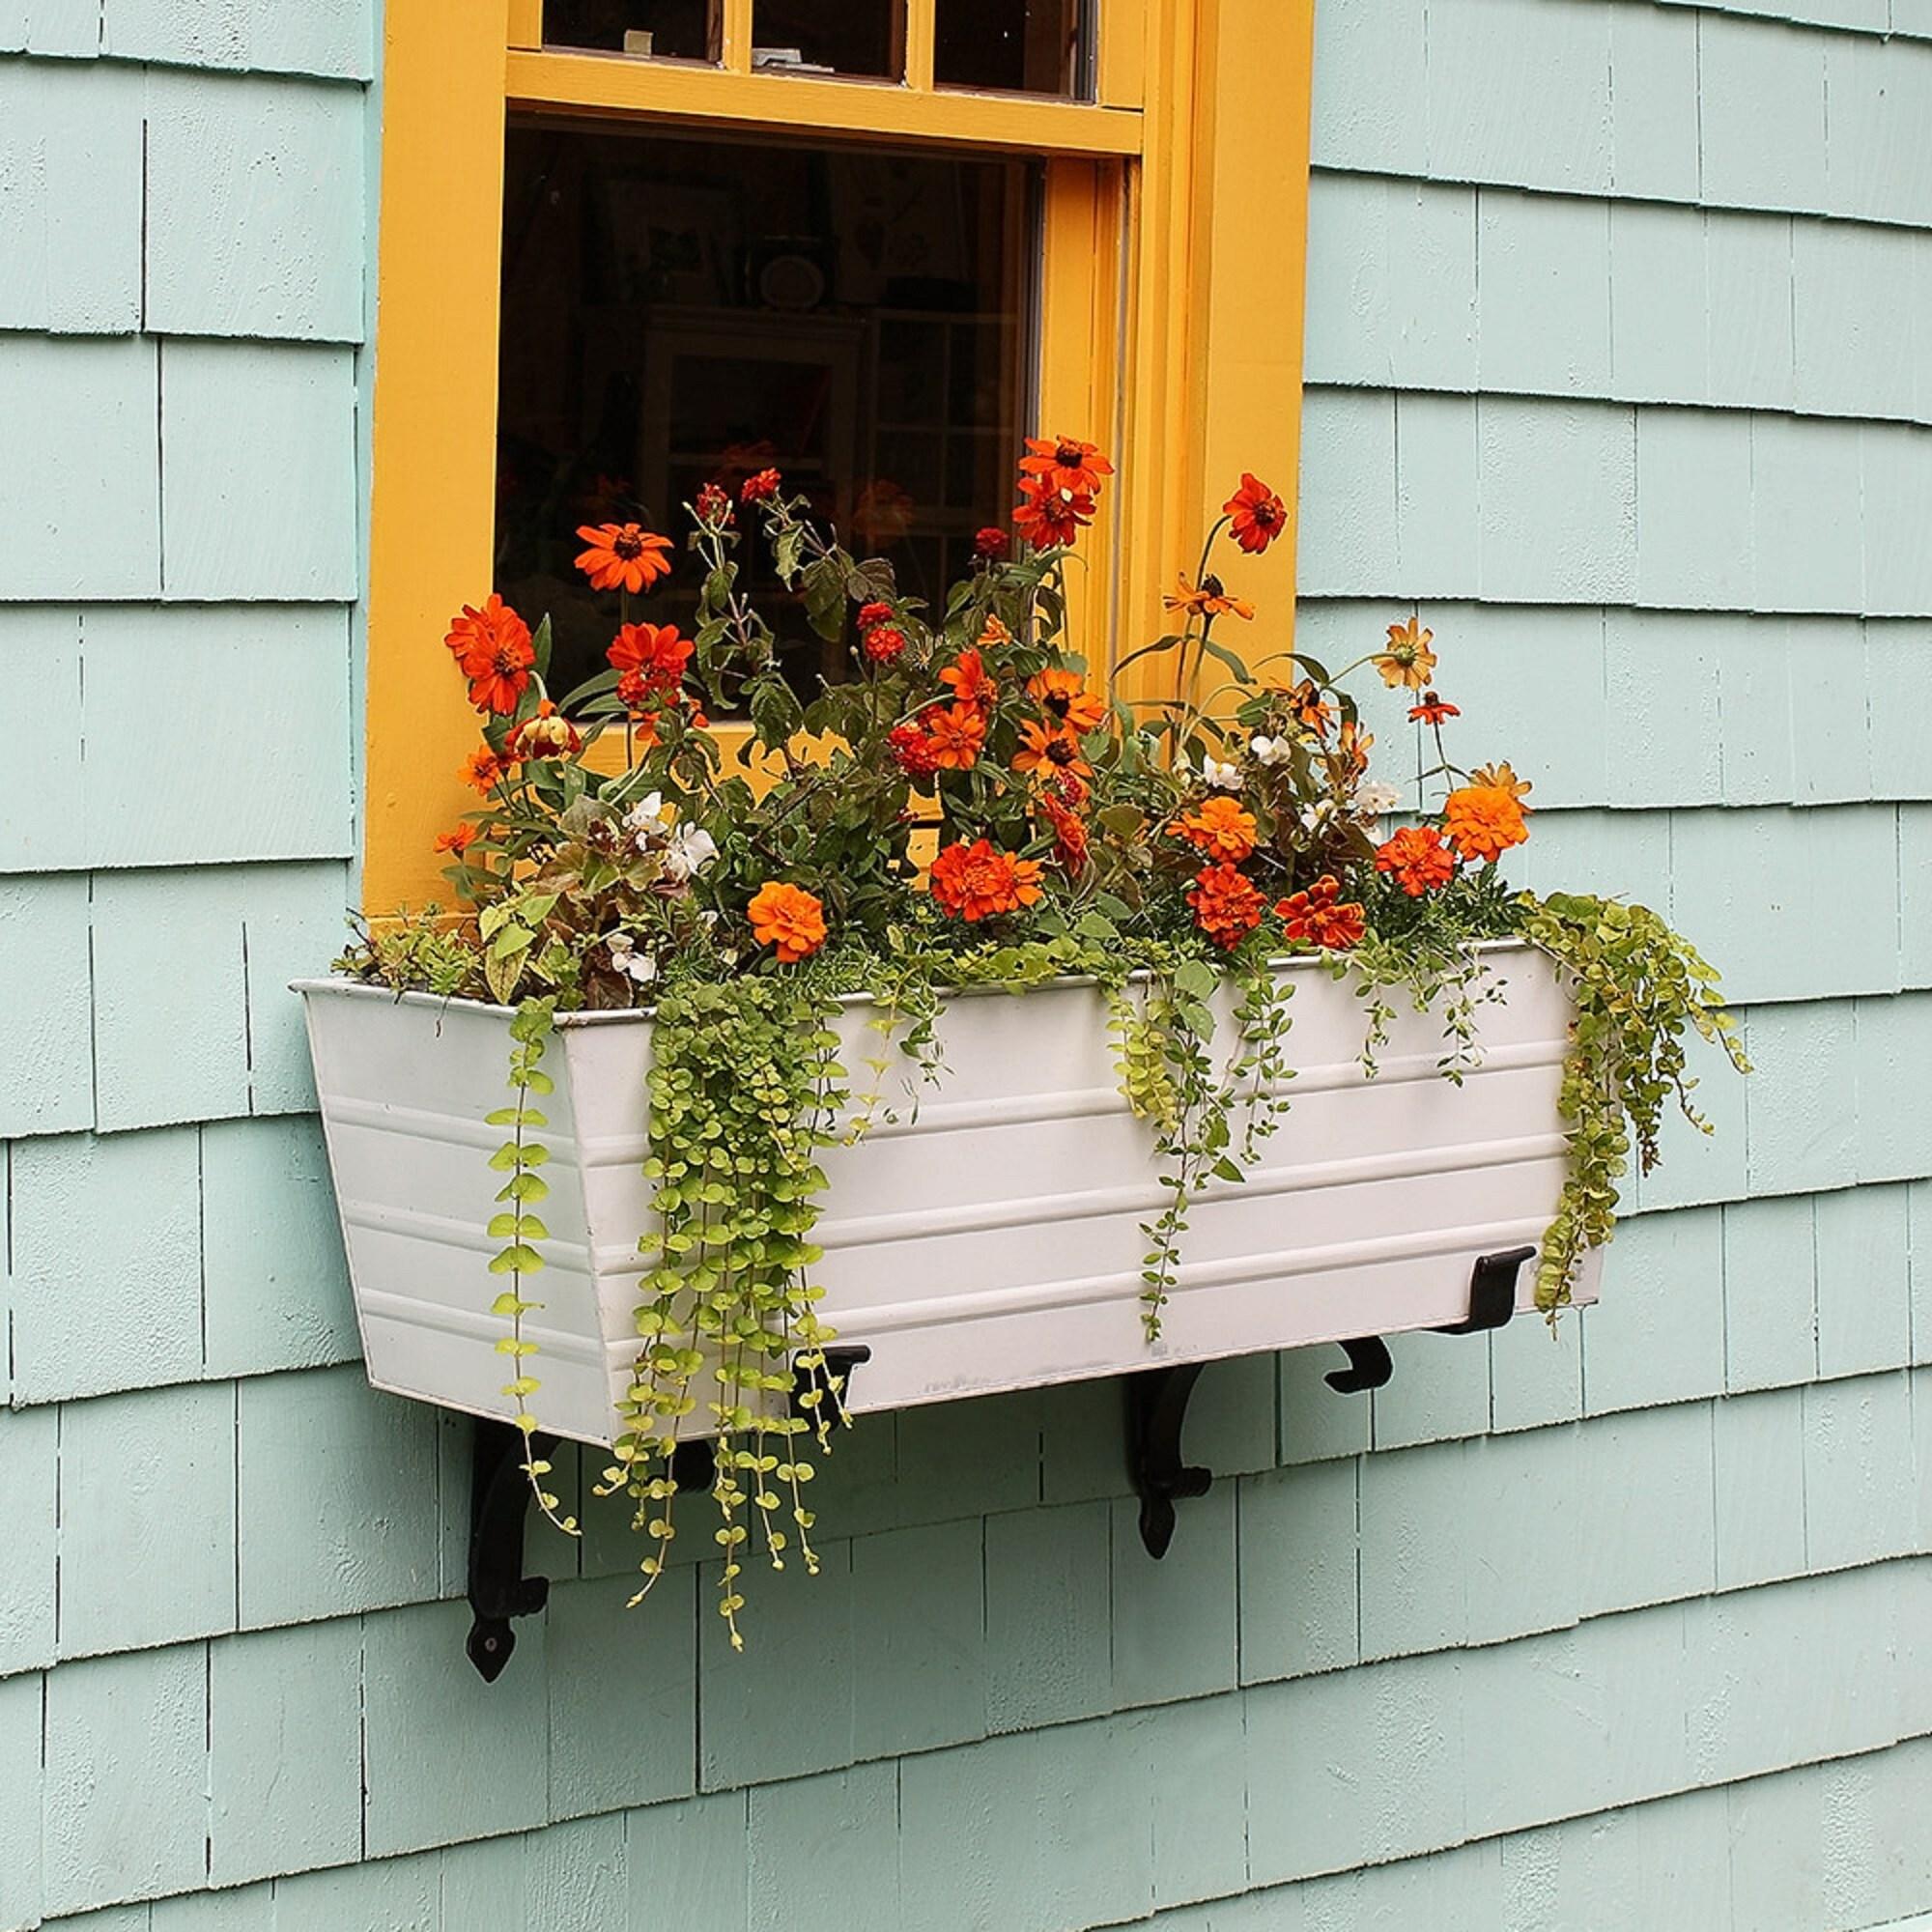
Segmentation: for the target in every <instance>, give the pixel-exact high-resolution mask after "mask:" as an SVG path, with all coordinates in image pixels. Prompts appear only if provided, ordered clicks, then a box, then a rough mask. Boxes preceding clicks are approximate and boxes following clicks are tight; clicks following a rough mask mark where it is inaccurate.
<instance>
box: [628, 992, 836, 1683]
mask: <svg viewBox="0 0 1932 1932" xmlns="http://www.w3.org/2000/svg"><path fill="white" fill-rule="evenodd" d="M833 1011H834V1008H833V1004H832V1002H831V1000H830V999H829V998H828V997H827V996H826V995H825V994H824V993H822V992H820V991H816V990H814V989H813V988H812V987H811V986H810V984H809V983H808V982H806V981H804V980H781V979H776V978H761V979H745V980H732V981H728V982H726V983H725V984H723V985H707V984H704V983H702V982H696V981H692V982H685V983H682V984H679V985H677V986H674V987H672V988H670V989H669V990H668V992H667V993H666V995H665V997H664V1000H663V1003H662V1004H661V1005H660V1007H659V1009H658V1016H657V1028H656V1033H655V1061H654V1065H653V1066H652V1070H651V1080H650V1150H651V1151H650V1154H649V1157H648V1159H647V1160H646V1162H645V1165H644V1172H645V1174H646V1176H647V1177H648V1178H649V1179H651V1180H652V1181H653V1182H654V1183H655V1185H656V1194H655V1196H654V1198H653V1201H652V1207H653V1209H654V1211H655V1213H656V1214H657V1216H658V1220H659V1225H658V1227H657V1228H656V1229H655V1230H654V1231H653V1232H652V1233H650V1234H648V1235H646V1236H644V1238H643V1240H642V1241H641V1242H640V1243H639V1246H640V1248H641V1250H642V1252H643V1254H644V1256H645V1259H646V1264H647V1265H646V1268H645V1271H644V1275H643V1280H642V1283H641V1291H642V1293H641V1299H640V1301H639V1308H638V1317H637V1321H638V1333H639V1337H640V1338H641V1339H642V1344H643V1346H642V1348H641V1350H640V1351H639V1356H638V1362H637V1368H636V1372H635V1379H634V1380H633V1382H632V1384H631V1387H630V1390H629V1393H628V1396H627V1398H626V1401H625V1403H624V1413H625V1415H626V1417H627V1419H628V1421H629V1423H630V1427H629V1429H628V1430H627V1432H626V1433H625V1434H624V1435H623V1436H622V1437H621V1438H620V1439H619V1440H618V1442H617V1444H616V1447H615V1449H614V1451H613V1457H614V1460H613V1462H612V1463H611V1466H610V1467H608V1468H607V1469H606V1470H605V1471H604V1480H603V1485H602V1487H601V1488H600V1491H599V1493H600V1494H610V1493H613V1492H622V1493H624V1494H627V1495H629V1496H630V1497H632V1498H633V1499H634V1500H635V1501H636V1502H637V1504H638V1509H637V1512H636V1517H635V1525H636V1527H637V1528H639V1530H641V1531H642V1532H643V1533H644V1534H645V1535H646V1536H647V1538H648V1539H649V1543H648V1546H647V1548H648V1553H647V1554H646V1555H645V1556H644V1558H643V1561H642V1565H641V1567H642V1570H643V1574H644V1579H645V1580H644V1587H643V1589H641V1590H639V1593H638V1598H635V1599H633V1601H634V1602H636V1601H638V1600H639V1599H641V1598H642V1596H643V1595H644V1594H645V1593H646V1592H647V1591H648V1590H649V1588H650V1586H651V1584H652V1583H653V1582H654V1581H655V1580H656V1579H657V1577H660V1576H661V1575H662V1574H663V1572H664V1567H665V1562H666V1559H667V1556H668V1550H669V1547H670V1543H671V1540H672V1538H673V1537H674V1536H675V1535H676V1534H677V1525H676V1520H675V1509H674V1504H675V1499H676V1495H677V1480H676V1477H675V1475H674V1473H673V1470H672V1466H671V1452H672V1450H673V1449H674V1448H675V1446H676V1442H677V1438H678V1435H679V1431H680V1426H681V1425H682V1424H683V1422H684V1421H685V1419H686V1418H687V1417H689V1416H692V1415H694V1414H698V1413H699V1412H700V1410H701V1413H702V1420H703V1423H704V1425H705V1429H706V1431H707V1432H708V1433H715V1435H716V1436H717V1467H718V1475H717V1481H716V1483H715V1485H714V1487H713V1489H712V1500H713V1502H714V1504H715V1505H716V1508H717V1512H718V1518H719V1527H718V1529H717V1531H716V1538H717V1542H718V1546H719V1549H720V1551H721V1553H722V1555H723V1557H724V1563H723V1567H722V1571H721V1574H720V1579H719V1599H718V1610H719V1614H720V1615H721V1616H723V1617H724V1618H725V1623H726V1625H727V1627H728V1628H729V1631H730V1635H731V1644H732V1647H733V1648H734V1649H741V1648H742V1647H743V1642H744V1639H743V1637H742V1635H741V1634H740V1632H739V1629H738V1612H739V1610H741V1609H742V1608H743V1607H744V1603H745V1599H744V1594H743V1589H742V1580H741V1579H742V1577H743V1574H744V1565H745V1560H746V1558H747V1556H748V1555H750V1554H751V1553H752V1551H753V1548H754V1546H755V1545H757V1544H761V1545H762V1548H763V1551H764V1553H765V1555H766V1557H767V1558H768V1560H769V1561H770V1563H771V1566H772V1568H773V1569H775V1570H782V1569H783V1568H784V1566H785V1560H786V1555H787V1553H788V1552H789V1551H790V1550H791V1548H792V1542H793V1538H794V1536H795V1537H796V1545H797V1554H798V1556H799V1558H800V1560H801V1561H802V1562H803V1563H804V1564H805V1566H806V1568H807V1569H808V1570H809V1571H811V1572H813V1573H816V1571H817V1568H818V1558H817V1556H816V1554H815V1553H814V1551H813V1549H812V1547H811V1534H810V1532H811V1526H812V1513H811V1511H810V1509H808V1508H807V1507H806V1503H805V1491H806V1487H807V1485H808V1484H809V1483H810V1480H811V1476H812V1463H811V1458H810V1455H809V1453H808V1449H809V1446H810V1444H811V1443H813V1442H815V1443H816V1445H817V1446H818V1448H819V1449H820V1450H821V1451H823V1450H824V1449H826V1448H827V1447H828V1446H829V1441H830V1435H831V1428H832V1420H833V1417H834V1415H835V1413H837V1412H838V1402H837V1400H836V1398H837V1395H838V1385H837V1379H836V1378H834V1377H833V1376H832V1375H831V1374H830V1373H829V1371H828V1369H827V1365H826V1359H825V1353H824V1348H825V1344H826V1343H827V1342H828V1341H830V1340H831V1339H832V1335H831V1331H830V1330H829V1329H827V1328H826V1327H825V1326H824V1325H823V1324H822V1323H821V1322H820V1321H819V1320H818V1318H817V1316H816V1315H815V1314H814V1313H813V1305H814V1303H816V1301H817V1300H818V1298H819V1293H820V1291H819V1290H817V1289H816V1288H814V1287H812V1286H810V1281H809V1271H810V1268H811V1266H812V1264H814V1263H815V1262H817V1260H818V1259H819V1250H818V1249H817V1248H816V1247H814V1246H813V1245H812V1244H811V1241H810V1234H811V1230H812V1227H813V1224H814V1223H815V1222H816V1220H817V1218H818V1206H817V1196H818V1193H819V1191H820V1189H822V1188H823V1186H824V1185H825V1175H824V1172H823V1171H822V1170H821V1169H820V1168H819V1166H818V1165H817V1155H818V1152H819V1150H821V1149H822V1148H825V1147H827V1146H829V1145H831V1144H832V1142H833V1140H834V1139H835V1122H836V1121H837V1117H838V1112H839V1109H840V1108H841V1107H842V1105H843V1104H844V1101H845V1097H846V1096H845V1093H844V1088H843V1081H844V1073H843V1069H842V1068H841V1067H840V1066H839V1065H838V1058H837V1055H838V1035H837V1034H836V1033H834V1032H833V1031H832V1028H831V1026H830V1024H829V1020H830V1018H831V1016H832V1013H833ZM795 1377H796V1378H802V1380H803V1383H804V1387H803V1390H802V1392H800V1393H798V1394H797V1395H796V1396H795V1397H794V1388H795Z"/></svg>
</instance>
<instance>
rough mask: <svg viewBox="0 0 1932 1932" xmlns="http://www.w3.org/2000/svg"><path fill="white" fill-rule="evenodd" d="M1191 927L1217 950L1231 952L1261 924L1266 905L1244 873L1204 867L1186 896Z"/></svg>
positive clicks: (1221, 867)
mask: <svg viewBox="0 0 1932 1932" xmlns="http://www.w3.org/2000/svg"><path fill="white" fill-rule="evenodd" d="M1187 903H1188V904H1189V905H1190V906H1191V907H1192V908H1193V910H1194V923H1196V924H1197V925H1198V926H1200V928H1201V930H1202V931H1203V932H1205V933H1206V934H1207V935H1208V938H1209V939H1211V940H1212V941H1213V942H1214V944H1215V945H1216V946H1219V947H1224V948H1226V949H1227V950H1228V951H1229V952H1233V951H1234V949H1235V948H1236V947H1237V946H1238V945H1240V943H1241V941H1242V940H1244V939H1245V938H1246V937H1247V936H1248V934H1249V933H1251V932H1252V931H1253V930H1254V929H1255V927H1256V926H1258V925H1259V924H1260V923H1262V914H1263V913H1264V911H1265V910H1266V907H1267V901H1266V900H1265V899H1264V898H1263V897H1262V895H1261V894H1260V893H1259V892H1257V891H1256V890H1255V885H1254V881H1253V880H1252V879H1250V878H1249V877H1248V875H1247V874H1246V873H1245V872H1242V871H1238V870H1237V869H1236V867H1233V866H1228V865H1219V866H1207V867H1203V868H1202V870H1201V871H1200V872H1199V873H1198V874H1197V875H1196V877H1195V880H1194V884H1193V886H1192V887H1191V888H1190V889H1189V891H1188V894H1187Z"/></svg>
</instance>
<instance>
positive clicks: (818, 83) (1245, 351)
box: [362, 0, 1314, 914]
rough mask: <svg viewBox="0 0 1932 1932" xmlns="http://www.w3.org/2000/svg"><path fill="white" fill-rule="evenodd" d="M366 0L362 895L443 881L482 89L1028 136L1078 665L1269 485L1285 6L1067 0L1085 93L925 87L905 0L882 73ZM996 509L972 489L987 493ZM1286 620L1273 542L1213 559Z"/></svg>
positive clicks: (1286, 347) (1281, 416)
mask: <svg viewBox="0 0 1932 1932" xmlns="http://www.w3.org/2000/svg"><path fill="white" fill-rule="evenodd" d="M503 4H505V0H499V4H498V5H497V6H492V5H490V4H489V0H480V3H479V0H409V4H407V5H403V6H392V7H390V8H388V9H387V10H386V20H385V24H384V68H383V160H382V191H381V202H380V217H379V218H380V223H381V228H380V242H379V255H378V269H377V276H378V279H377V310H376V315H377V321H376V346H375V355H376V363H375V404H374V423H373V448H374V459H373V461H374V475H373V491H372V502H371V515H370V533H369V605H368V680H367V682H368V718H367V740H366V746H365V783H366V797H365V806H364V821H363V865H362V901H363V904H364V906H365V907H366V908H367V909H368V910H369V911H371V912H372V913H378V914H381V913H386V912H388V911H390V910H392V909H393V908H395V907H397V906H400V905H403V904H409V903H420V902H422V901H423V900H425V899H431V898H435V897H437V896H438V895H439V894H440V893H442V892H443V891H444V888H443V886H442V881H441V878H440V867H441V863H442V862H441V861H440V859H439V858H438V856H437V855H436V853H435V852H434V850H433V845H432V841H433V839H434V838H435V835H436V834H437V833H438V832H440V831H444V830H447V829H448V828H449V827H450V826H451V825H453V824H454V823H455V822H456V820H457V818H458V817H459V816H460V815H461V813H462V811H463V810H464V807H465V805H466V803H467V802H468V801H469V795H468V793H467V792H466V790H465V788H464V786H463V785H462V783H461V781H460V780H459V779H458V777H457V767H458V765H459V764H460V762H461V760H462V759H463V757H464V755H465V754H466V753H468V752H469V750H471V749H472V747H473V746H474V744H475V743H476V728H475V723H474V720H473V718H471V717H470V716H469V713H468V712H467V711H466V709H465V707H464V705H463V704H462V702H461V700H460V694H459V693H458V692H457V691H456V690H455V688H454V686H453V685H452V682H451V674H450V669H449V661H448V658H447V656H446V655H445V654H444V653H443V652H442V651H441V649H440V639H441V637H442V634H443V631H444V629H445V628H446V625H447V620H448V618H449V617H450V615H451V614H452V613H453V612H454V611H456V610H457V609H458V608H459V607H460V606H461V605H463V604H465V603H477V602H480V601H481V599H482V598H483V597H484V596H485V595H486V594H487V592H488V590H489V586H490V579H491V558H492V552H493V547H494V532H495V514H496V512H495V489H496V431H497V324H498V311H497V300H498V283H499V277H500V272H501V246H502V185H503V133H504V125H505V117H506V114H507V112H508V111H509V110H510V109H511V108H515V109H517V110H519V111H534V112H556V113H563V114H568V115H571V116H572V117H574V118H580V119H581V118H584V117H596V116H611V117H615V118H622V119H625V120H630V121H648V122H652V123H661V124H663V125H665V126H667V127H675V126H680V125H681V126H685V127H691V126H701V127H711V128H725V127H729V128H757V129H761V130H767V131H771V132H786V133H807V134H815V135H819V136H822V137H825V138H829V139H853V140H869V141H878V142H889V143H891V144H892V145H895V146H905V145H909V144H910V145H921V146H924V145H937V146H946V147H953V148H969V149H971V148H978V149H981V150H994V151H1000V152H1009V153H1023V154H1028V155H1033V156H1042V157H1044V159H1045V164H1046V166H1045V173H1046V203H1045V216H1044V224H1043V227H1044V234H1043V248H1044V263H1043V268H1042V275H1041V284H1040V287H1041V295H1040V318H1039V370H1038V394H1039V426H1040V429H1041V431H1042V433H1054V434H1058V433H1061V432H1063V431H1064V432H1066V433H1070V434H1079V435H1087V436H1092V437H1093V438H1094V440H1097V441H1101V442H1103V443H1105V444H1107V445H1108V447H1109V448H1110V450H1111V451H1112V453H1113V454H1114V456H1115V459H1116V462H1117V465H1118V467H1119V469H1120V471H1121V474H1120V477H1119V479H1118V487H1117V489H1116V490H1115V491H1114V492H1113V493H1112V497H1111V499H1110V501H1111V510H1112V515H1111V517H1109V518H1106V519H1103V521H1102V523H1101V524H1100V526H1097V527H1096V528H1095V529H1094V531H1093V532H1092V533H1091V540H1088V539H1083V542H1082V546H1081V553H1082V556H1083V559H1084V562H1083V566H1082V568H1081V571H1080V573H1079V576H1078V580H1077V582H1076V583H1075V585H1074V596H1073V600H1072V608H1071V611H1070V616H1069V624H1070V628H1071V631H1072V642H1073V645H1074V647H1075V648H1076V649H1079V650H1081V651H1082V652H1083V653H1084V654H1085V655H1086V656H1087V658H1088V659H1089V661H1090V662H1093V663H1095V664H1104V663H1110V662H1112V661H1113V660H1114V659H1116V658H1118V657H1119V656H1121V655H1122V654H1124V652H1125V651H1126V650H1127V649H1130V648H1131V647H1132V645H1133V644H1134V643H1135V642H1137V641H1139V640H1140V639H1144V638H1147V637H1151V636H1154V635H1156V634H1157V631H1158V629H1159V628H1160V626H1161V624H1162V611H1161V607H1160V597H1161V593H1162V592H1163V590H1165V589H1167V588H1170V587H1171V585H1172V582H1173V578H1174V575H1175V573H1176V572H1177V571H1183V570H1185V571H1191V570H1192V569H1193V567H1194V562H1195V557H1196V555H1197V554H1198V549H1199V544H1200V541H1201V537H1202V534H1203V532H1204V530H1205V528H1206V526H1207V524H1208V522H1210V521H1211V520H1212V518H1213V517H1214V516H1215V515H1216V514H1217V513H1218V510H1219V506H1220V502H1221V499H1222V497H1224V496H1225V495H1226V494H1227V493H1228V491H1229V489H1230V488H1231V487H1232V486H1233V483H1234V482H1235V480H1236V477H1237V475H1238V472H1239V471H1240V470H1241V469H1252V470H1254V471H1256V472H1258V473H1259V474H1261V475H1263V476H1264V477H1266V478H1267V479H1268V480H1269V481H1270V482H1272V483H1273V484H1274V485H1275V487H1276V488H1278V489H1279V490H1280V491H1281V492H1282V494H1283V496H1284V497H1289V498H1290V499H1291V500H1293V496H1294V484H1295V478H1296V471H1297V466H1298V461H1299V442H1300V415H1301V408H1300V404H1301V333H1302V308H1303V284H1304V258H1305V252H1306V251H1305V238H1306V227H1307V199H1308V97H1309V78H1310V71H1311V69H1312V65H1313V39H1314V31H1313V30H1314V0H1096V7H1095V13H1096V14H1098V15H1099V18H1100V28H1099V32H1100V41H1099V46H1098V50H1097V83H1096V88H1095V95H1096V98H1095V99H1094V100H1093V101H1091V102H1075V101H1065V100H1049V99H1028V98H1023V97H1019V96H1012V95H992V94H977V93H970V92H965V91H960V90H948V89H941V88H937V87H935V86H934V84H933V79H932V49H933V20H934V9H935V0H907V22H906V69H907V73H906V79H905V81H904V83H903V84H892V83H883V82H878V81H860V80H836V79H825V78H818V77H807V76H802V75H792V74H774V73H754V72H753V71H752V5H753V0H725V4H724V26H723V42H724V44H723V50H722V58H721V60H720V63H719V65H718V66H717V67H715V68H704V67H696V66H692V65H688V64H680V63H673V62H655V61H648V60H629V59H625V58H622V57H619V56H611V55H603V54H583V53H560V52H557V51H554V50H552V49H545V48H544V47H542V45H541V44H540V43H541V14H542V8H541V4H540V0H506V4H507V18H506V16H505V13H504V12H503V11H502V6H503ZM996 507H1003V506H991V505H989V506H988V511H989V514H992V513H993V511H994V510H995V509H996ZM1229 575H1230V578H1231V582H1234V583H1235V587H1236V588H1237V589H1238V590H1239V591H1240V592H1241V594H1243V595H1246V596H1250V597H1253V598H1254V599H1255V600H1256V601H1257V603H1258V604H1260V605H1262V606H1263V615H1262V620H1261V621H1260V623H1259V624H1258V632H1259V633H1260V634H1261V635H1263V636H1264V637H1265V639H1266V645H1267V648H1268V649H1270V650H1279V649H1283V648H1286V647H1287V645H1288V644H1289V642H1290V641H1291V640H1292V637H1293V602H1294V566H1293V543H1292V542H1284V543H1281V544H1279V545H1277V546H1276V547H1275V549H1274V551H1273V552H1272V553H1270V554H1268V555H1267V556H1265V557H1263V558H1253V559H1248V558H1242V559H1239V561H1238V564H1237V566H1236V568H1235V569H1232V570H1231V571H1230V573H1229Z"/></svg>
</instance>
